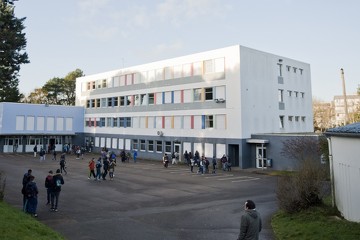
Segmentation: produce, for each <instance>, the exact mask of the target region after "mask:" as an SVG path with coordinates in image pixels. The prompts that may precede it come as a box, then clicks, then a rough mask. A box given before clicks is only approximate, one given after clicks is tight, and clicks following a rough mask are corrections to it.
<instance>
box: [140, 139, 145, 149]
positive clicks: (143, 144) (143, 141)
mask: <svg viewBox="0 0 360 240" xmlns="http://www.w3.org/2000/svg"><path fill="white" fill-rule="evenodd" d="M145 150H146V142H145V140H140V151H145Z"/></svg>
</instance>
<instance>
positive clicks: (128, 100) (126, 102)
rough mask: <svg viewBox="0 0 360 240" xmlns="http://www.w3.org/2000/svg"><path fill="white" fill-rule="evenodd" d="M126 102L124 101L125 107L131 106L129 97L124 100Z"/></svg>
mask: <svg viewBox="0 0 360 240" xmlns="http://www.w3.org/2000/svg"><path fill="white" fill-rule="evenodd" d="M125 99H126V100H125V105H126V106H129V105H131V102H132V101H131V96H126V98H125Z"/></svg>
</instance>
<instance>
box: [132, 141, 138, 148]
mask: <svg viewBox="0 0 360 240" xmlns="http://www.w3.org/2000/svg"><path fill="white" fill-rule="evenodd" d="M132 149H133V150H138V140H137V139H133V140H132Z"/></svg>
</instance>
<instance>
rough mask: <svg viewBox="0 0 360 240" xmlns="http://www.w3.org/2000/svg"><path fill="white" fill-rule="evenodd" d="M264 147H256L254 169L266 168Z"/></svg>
mask: <svg viewBox="0 0 360 240" xmlns="http://www.w3.org/2000/svg"><path fill="white" fill-rule="evenodd" d="M266 161H267V159H266V147H264V145H263V144H262V145H259V146H256V168H266Z"/></svg>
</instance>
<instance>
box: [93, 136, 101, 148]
mask: <svg viewBox="0 0 360 240" xmlns="http://www.w3.org/2000/svg"><path fill="white" fill-rule="evenodd" d="M94 144H95V147H100V137H95V143H94Z"/></svg>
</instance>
